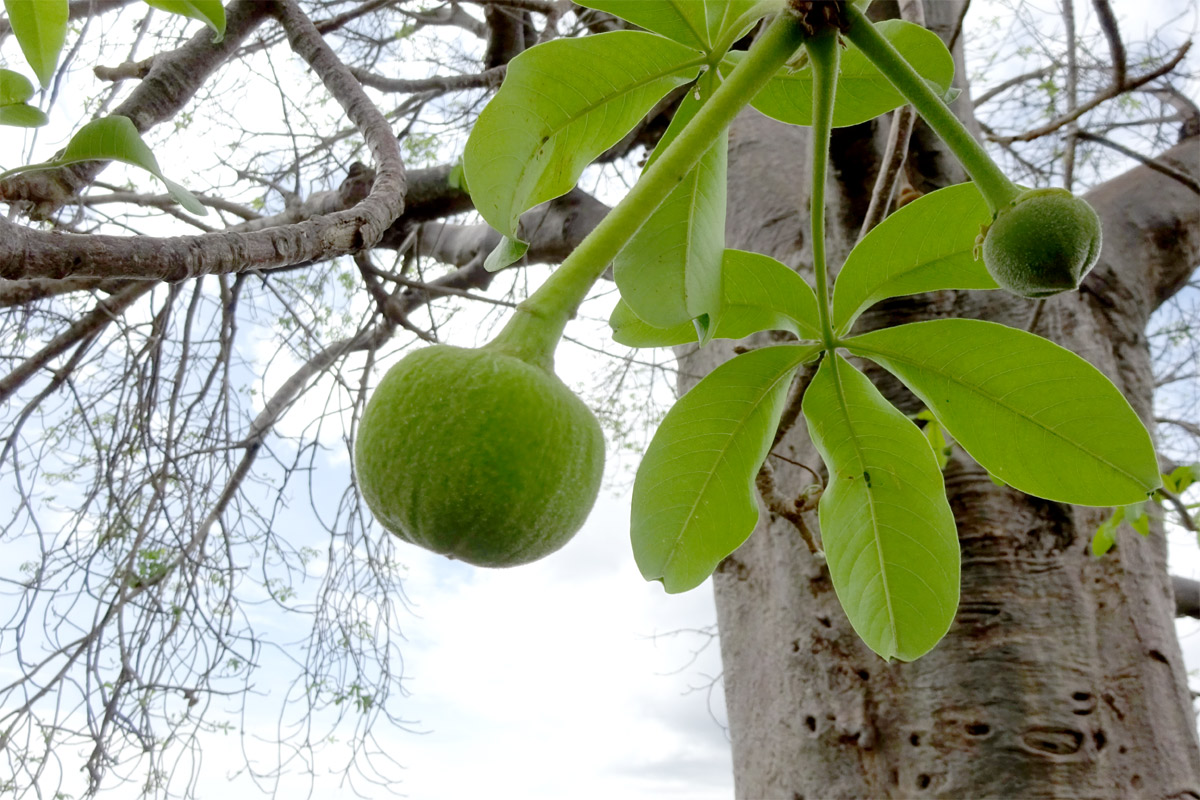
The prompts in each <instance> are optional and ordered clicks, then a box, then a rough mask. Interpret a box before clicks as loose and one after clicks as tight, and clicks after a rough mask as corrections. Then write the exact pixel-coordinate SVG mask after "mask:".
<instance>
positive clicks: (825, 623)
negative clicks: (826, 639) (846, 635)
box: [817, 617, 833, 628]
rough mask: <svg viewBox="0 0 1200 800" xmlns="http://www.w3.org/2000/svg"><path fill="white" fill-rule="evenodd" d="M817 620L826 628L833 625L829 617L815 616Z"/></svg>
mask: <svg viewBox="0 0 1200 800" xmlns="http://www.w3.org/2000/svg"><path fill="white" fill-rule="evenodd" d="M817 622H819V623H821V624H822V625H823V626H825V627H826V628H831V627H833V623H832V622H830V621H829V617H817Z"/></svg>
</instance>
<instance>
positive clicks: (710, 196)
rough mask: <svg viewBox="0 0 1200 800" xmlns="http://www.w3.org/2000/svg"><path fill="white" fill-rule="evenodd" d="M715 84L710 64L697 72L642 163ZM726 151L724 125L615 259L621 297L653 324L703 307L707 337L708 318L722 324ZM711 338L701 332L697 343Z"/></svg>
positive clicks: (675, 321)
mask: <svg viewBox="0 0 1200 800" xmlns="http://www.w3.org/2000/svg"><path fill="white" fill-rule="evenodd" d="M718 85H719V77H718V76H717V75H716V72H715V71H710V72H708V73H706V74H705V75H704V76H702V77H701V79H700V80H699V81H698V82H697V85H696V89H695V90H694V91H692V92H689V93H688V94H687V96H686V97H685V98H684V100H683V102H682V103H681V104H680V107H679V111H678V112H676V114H675V117H674V119H672V120H671V125H670V126H669V127H668V128H667V132H666V134H665V135H664V136H663V141H662V142H660V143H659V145H658V147H656V148H655V151H654V154H652V156H651V158H650V159H649V160H648V162H647V164H646V166H647V167H649V166H650V164H651V163H653V161H654V155H656V154H658V153H661V152H663V150H664V149H665V148H666V146H667V145H668V144H669V143H670V141H671V140H672V139H674V138H675V136H677V135H678V132H679V131H680V130H681V129H682V128H683V127H684V126H685V125H686V124H687V123H688V122H689V121H690V120H691V119H692V117H694V116H695V115H696V112H697V111H698V110H699V109H700V106H701V104H702V103H703V102H704V99H706V98H708V97H711V96H712V93H713V92H714V91H715V90H716V88H717V86H718ZM697 94H699V95H700V96H699V97H697ZM728 153H729V135H728V132H726V131H722V132H721V134H720V135H719V136H718V137H717V140H716V141H715V142H713V144H712V146H711V147H709V148H708V150H707V151H706V152H705V153H704V155H703V156H701V157H700V161H699V162H698V163H697V164H696V166H695V167H693V168H692V169H691V171H689V172H688V173H687V175H685V176H684V177H683V180H681V181H680V182H679V185H678V186H676V187H675V188H674V189H673V190H671V193H670V194H669V195H667V197H666V199H665V200H663V202H662V204H661V205H659V207H658V208H656V209H655V210H654V213H652V214H651V215H650V216H649V218H647V219H646V221H645V222H644V223H643V224H642V227H641V228H639V229H638V231H637V233H635V234H634V235H633V237H632V238H631V239H630V240H629V242H628V243H626V245H625V247H624V248H622V249H621V252H619V253H618V254H617V257H616V258H615V259H613V277H614V279H615V280H616V283H617V286H618V288H620V290H621V297H622V299H624V301H625V302H626V303H628V304H629V306H630V308H631V309H633V312H634V313H635V314H636V315H637V316H638V317H640V318H641V319H642V320H644V321H646V322H647V323H649V324H651V325H653V326H655V327H658V328H670V327H672V326H674V325H679V324H682V323H688V322H690V321H691V320H694V319H697V318H700V317H704V316H705V315H707V321H708V323H709V325H708V327H707V328H706V332H707V333H708V334H709V336H708V339H711V334H712V331H713V327H712V323H714V322H716V323H717V324H719V321H720V317H721V263H722V256H723V254H724V252H725V175H726V163H727V161H728ZM708 339H706V338H704V337H701V344H707V342H708Z"/></svg>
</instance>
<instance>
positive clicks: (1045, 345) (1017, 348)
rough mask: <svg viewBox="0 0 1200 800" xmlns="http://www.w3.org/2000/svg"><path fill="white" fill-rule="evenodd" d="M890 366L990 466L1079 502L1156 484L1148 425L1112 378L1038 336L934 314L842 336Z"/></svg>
mask: <svg viewBox="0 0 1200 800" xmlns="http://www.w3.org/2000/svg"><path fill="white" fill-rule="evenodd" d="M844 345H845V346H846V348H848V349H849V350H850V352H852V353H854V354H855V355H860V356H865V357H867V358H869V359H871V360H872V361H875V362H877V363H879V364H880V365H882V366H883V367H884V368H886V369H887V370H888V371H889V372H891V373H892V374H894V375H895V376H896V377H898V378H899V379H900V380H902V381H904V383H905V384H906V385H907V386H908V387H909V388H910V389H912V391H913V393H914V394H916V395H917V396H918V397H919V398H921V401H922V402H924V403H925V405H926V406H928V407H929V409H930V410H932V411H933V413H934V415H935V416H936V417H937V418H938V421H939V422H941V423H942V425H944V426H945V427H946V429H947V430H949V431H950V433H951V434H952V435H953V436H954V438H955V440H957V441H958V443H959V444H961V445H962V446H963V448H964V449H965V450H966V451H967V452H968V453H970V454H971V456H972V457H974V458H975V460H976V461H978V462H979V463H980V464H981V465H982V466H983V467H984V469H986V470H987V471H988V472H991V473H994V474H995V475H996V476H997V477H998V478H1000V479H1001V480H1003V481H1004V482H1005V483H1007V484H1009V485H1010V486H1012V487H1013V488H1015V489H1019V490H1020V491H1022V492H1026V493H1028V494H1032V495H1036V496H1038V497H1044V498H1047V499H1049V500H1057V501H1059V502H1063V503H1074V504H1076V505H1084V506H1109V505H1118V504H1127V503H1136V502H1139V501H1141V500H1144V499H1145V498H1146V496H1147V495H1148V494H1149V493H1150V492H1151V491H1153V490H1154V489H1155V488H1157V487H1158V486H1159V475H1158V464H1157V461H1156V459H1155V455H1154V446H1153V445H1152V444H1151V442H1150V434H1148V433H1147V432H1146V428H1145V427H1144V426H1143V425H1142V422H1141V420H1139V419H1138V416H1137V414H1135V413H1134V411H1133V409H1132V408H1130V407H1129V403H1128V401H1126V400H1125V398H1124V397H1122V396H1121V393H1120V392H1119V391H1117V388H1116V387H1115V386H1113V385H1112V383H1110V382H1109V380H1108V378H1106V377H1104V375H1103V374H1102V373H1101V372H1100V371H1099V370H1097V369H1096V368H1095V367H1093V366H1092V365H1091V364H1089V363H1088V362H1086V361H1084V360H1083V359H1082V358H1080V357H1079V356H1077V355H1075V354H1074V353H1072V352H1071V351H1070V350H1066V349H1064V348H1062V347H1059V346H1058V345H1056V344H1054V343H1053V342H1050V341H1047V340H1046V339H1043V338H1041V337H1040V336H1034V335H1033V334H1031V333H1026V332H1025V331H1019V330H1014V329H1013V328H1008V327H1005V326H1003V325H998V324H996V323H994V322H984V321H982V320H973V319H940V320H932V321H930V322H917V323H912V324H909V325H899V326H897V327H895V328H887V329H884V330H880V331H874V332H872V333H867V334H863V335H862V336H856V337H854V338H852V339H847V340H845V342H844Z"/></svg>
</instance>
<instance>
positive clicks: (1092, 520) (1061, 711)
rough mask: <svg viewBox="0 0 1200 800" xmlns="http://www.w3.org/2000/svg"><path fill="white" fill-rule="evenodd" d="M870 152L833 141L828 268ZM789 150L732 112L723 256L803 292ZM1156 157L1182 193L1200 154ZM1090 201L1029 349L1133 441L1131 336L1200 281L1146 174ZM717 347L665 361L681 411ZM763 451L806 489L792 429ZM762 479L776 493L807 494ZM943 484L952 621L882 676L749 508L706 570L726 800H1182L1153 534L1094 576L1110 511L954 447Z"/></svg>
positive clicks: (1183, 736) (1187, 745)
mask: <svg viewBox="0 0 1200 800" xmlns="http://www.w3.org/2000/svg"><path fill="white" fill-rule="evenodd" d="M958 6H959V4H957V3H931V4H927V9H928V12H929V14H930V20H929V22H930V27H932V28H934V29H935V30H939V32H942V33H943V35H947V34H948V30H946V31H943V30H940V28H946V29H949V28H950V27H952V23H953V21H954V19H955V18H956V14H957V11H958ZM943 18H945V19H943ZM960 102H961V106H960V107H968V108H969V103H967V102H962V101H960ZM885 133H886V131H884V130H880V129H878V128H877V127H875V124H874V123H871V124H866V125H863V126H858V127H857V128H850V129H844V130H842V131H839V132H837V134H836V138H835V141H834V144H833V149H832V159H833V162H834V163H833V165H832V166H833V170H834V172H833V175H834V177H835V178H837V180H838V183H837V186H836V187H835V186H831V188H830V195H831V197H830V201H831V207H830V209H829V225H830V256H831V263H833V264H837V263H840V260H841V259H842V258H843V257H844V255H845V253H846V252H847V250H848V249H849V247H850V246H851V245H852V243H853V240H854V237H855V235H856V233H857V230H858V226H859V224H860V223H861V220H862V215H863V213H865V209H866V203H867V201H868V199H869V193H870V186H871V182H872V181H873V180H874V171H875V166H874V165H876V164H877V163H878V161H879V157H880V155H879V154H880V153H881V151H882V144H883V138H884V134H885ZM806 135H807V132H806V131H802V130H798V129H792V128H787V127H785V126H782V125H778V124H776V123H773V122H771V121H770V120H767V119H765V118H763V117H761V116H758V115H755V114H746V115H744V116H743V117H742V118H740V119H739V120H738V122H737V124H736V125H735V128H734V130H733V131H732V135H731V147H730V170H729V174H730V197H729V219H728V237H729V239H728V246H729V247H735V248H742V249H748V250H754V251H758V252H762V253H767V254H769V255H772V256H774V257H776V258H778V259H780V260H782V261H783V262H784V263H787V264H789V265H791V266H794V267H796V268H798V269H800V270H801V271H803V270H804V269H805V268H806V267H807V265H808V264H809V263H810V260H809V251H808V245H807V242H808V238H809V236H808V219H807V215H806V213H805V212H804V211H803V210H802V209H804V208H805V207H806V205H807V198H806V196H805V190H804V188H803V187H805V185H806V183H807V172H808V167H807V159H808V152H807V143H806ZM913 147H914V152H913V153H912V154H911V155H910V162H911V163H912V164H913V166H915V168H916V170H917V172H918V175H919V179H920V180H921V182H922V183H924V184H926V186H924V187H922V188H926V189H927V190H928V189H932V188H933V187H936V186H942V185H948V184H951V183H956V182H958V181H960V180H962V179H963V178H962V175H961V173H960V172H959V171H958V170H957V167H956V166H955V165H954V163H953V162H952V161H951V160H950V159H949V158H948V157H947V156H946V154H945V153H944V152H942V151H941V150H940V149H939V147H938V145H937V143H936V142H934V141H933V140H932V138H931V137H930V136H928V135H927V134H926V133H924V132H922V131H921V130H920V128H918V132H917V133H916V134H915V135H914V140H913ZM1168 160H1170V161H1171V163H1172V164H1173V165H1175V166H1176V167H1177V168H1179V169H1182V170H1185V171H1187V172H1188V173H1189V174H1191V175H1192V176H1196V175H1200V140H1198V139H1197V138H1191V139H1189V140H1186V141H1185V142H1183V143H1181V144H1180V145H1179V146H1178V147H1176V148H1175V149H1174V150H1172V151H1171V152H1170V153H1169V154H1168ZM1089 199H1090V200H1091V201H1092V202H1093V204H1094V205H1095V206H1096V207H1097V210H1098V211H1099V212H1100V214H1101V217H1102V219H1103V221H1104V225H1105V245H1104V251H1103V253H1102V256H1101V263H1100V265H1099V266H1098V267H1097V269H1096V270H1095V272H1094V273H1093V275H1092V276H1090V277H1089V279H1088V280H1087V282H1086V284H1085V286H1084V287H1083V288H1082V289H1081V290H1080V291H1079V292H1074V293H1070V294H1068V295H1060V296H1058V297H1055V298H1052V299H1051V300H1049V301H1048V303H1047V304H1046V306H1045V308H1044V309H1043V311H1042V313H1041V314H1040V316H1039V317H1038V318H1037V324H1036V331H1035V332H1036V333H1038V334H1040V335H1042V336H1046V337H1048V338H1050V339H1053V340H1054V341H1057V342H1059V343H1060V344H1063V345H1064V346H1066V347H1068V348H1070V349H1072V350H1074V351H1075V352H1076V353H1079V354H1080V355H1082V356H1083V357H1084V358H1086V359H1088V360H1089V361H1090V362H1092V363H1093V364H1094V365H1096V366H1097V367H1098V368H1099V369H1101V370H1102V371H1104V372H1105V373H1106V374H1107V375H1108V376H1109V377H1110V378H1112V379H1113V380H1114V382H1115V383H1116V384H1117V386H1118V387H1119V388H1121V390H1122V391H1123V392H1124V393H1125V394H1126V396H1127V397H1128V398H1129V399H1130V401H1131V403H1132V404H1133V407H1134V408H1135V410H1137V412H1138V413H1139V414H1140V415H1141V416H1142V418H1143V419H1144V420H1146V421H1148V422H1149V421H1152V417H1153V415H1152V413H1151V403H1152V391H1153V383H1152V378H1151V373H1150V358H1149V350H1148V345H1147V341H1146V336H1145V334H1144V330H1145V324H1146V321H1147V318H1148V316H1149V314H1150V313H1151V312H1152V311H1153V310H1154V308H1156V307H1157V306H1158V305H1159V304H1160V303H1161V302H1162V301H1163V300H1164V299H1165V298H1167V297H1169V296H1170V295H1171V294H1172V293H1173V292H1174V291H1176V290H1177V289H1178V288H1179V287H1180V286H1181V285H1182V283H1183V282H1184V281H1185V280H1186V277H1187V275H1188V274H1190V272H1191V271H1192V269H1193V268H1194V266H1195V265H1196V264H1197V263H1198V262H1200V203H1197V202H1196V196H1195V194H1194V193H1191V192H1190V190H1188V189H1186V187H1184V186H1182V184H1179V183H1178V182H1176V181H1172V180H1171V179H1170V178H1167V177H1165V176H1163V175H1162V174H1160V173H1156V172H1153V171H1151V170H1149V169H1147V168H1145V167H1138V168H1136V169H1134V170H1132V171H1130V172H1129V173H1127V174H1125V175H1123V176H1121V177H1119V178H1117V179H1115V180H1114V181H1112V182H1110V183H1109V184H1106V185H1105V186H1102V187H1100V188H1098V189H1097V190H1096V191H1095V192H1093V193H1092V195H1091V196H1090V197H1089ZM1034 308H1035V304H1034V303H1032V302H1030V301H1026V300H1023V299H1020V298H1015V297H1012V296H1009V295H1006V294H1004V293H1001V292H940V293H936V294H930V295H919V296H916V297H911V298H899V299H896V300H892V301H889V302H886V303H883V304H881V305H879V306H877V307H876V308H875V309H873V310H871V311H869V312H868V313H867V314H865V315H864V317H863V319H862V320H861V321H860V323H859V327H860V328H861V329H863V330H866V329H870V328H875V327H880V326H883V325H892V324H897V323H901V322H909V321H916V320H921V319H932V318H939V317H945V316H963V317H971V318H976V319H989V320H994V321H997V322H1001V323H1004V324H1007V325H1010V326H1014V327H1019V328H1026V327H1028V326H1029V324H1030V322H1031V321H1033V319H1034ZM720 344H721V346H711V347H709V348H706V349H705V350H703V351H696V350H695V349H694V348H689V349H681V350H680V353H679V355H680V361H681V373H680V374H681V376H682V377H681V381H680V383H681V386H680V389H681V390H686V389H687V388H690V386H691V385H693V384H694V383H695V381H696V380H698V379H699V377H700V376H702V375H704V374H706V373H707V372H709V371H711V369H712V368H713V367H715V366H716V365H718V364H719V363H721V362H722V361H724V360H725V359H727V358H728V357H729V356H730V355H731V354H732V346H731V344H730V343H727V342H726V343H720ZM868 374H869V375H871V377H872V378H873V379H875V380H876V382H877V384H878V385H879V386H880V387H881V389H882V390H883V391H884V393H885V394H886V395H888V396H889V397H890V398H891V399H892V400H893V401H894V402H896V403H897V404H898V405H899V406H900V407H901V408H902V409H904V410H906V411H916V410H917V409H918V408H919V404H918V403H917V401H916V400H915V399H914V398H912V397H911V395H908V394H907V393H906V392H905V391H904V390H903V389H902V388H901V387H900V386H899V385H898V384H897V383H896V382H895V381H893V380H890V379H888V378H887V377H886V376H885V375H882V374H881V373H880V371H879V370H870V369H868ZM775 452H776V453H779V454H780V455H782V456H786V457H787V458H788V459H791V460H793V461H797V462H800V463H802V464H807V465H809V466H810V467H812V468H813V469H814V470H820V469H822V468H821V466H820V460H819V458H818V457H817V455H816V453H815V451H814V449H813V448H812V445H811V443H810V442H809V440H808V436H807V433H806V431H805V430H804V426H803V423H802V422H801V423H800V424H799V425H797V426H796V427H795V428H794V429H793V430H792V431H791V433H790V434H789V435H788V436H787V437H786V438H785V439H784V440H783V441H782V442H780V444H779V446H777V448H776V449H775ZM770 460H771V462H772V467H773V468H774V471H775V478H776V482H777V484H778V486H779V487H780V489H781V490H782V491H783V492H784V493H785V495H787V494H789V493H790V494H792V495H798V494H799V493H800V490H801V489H802V488H803V487H804V486H805V485H806V484H809V483H812V477H811V475H809V474H807V473H805V472H804V471H803V470H800V469H797V468H796V467H794V466H792V465H790V464H788V463H787V462H786V461H783V460H781V459H774V458H772V459H770ZM946 486H947V491H948V493H949V496H950V502H951V506H952V508H953V509H954V513H955V517H956V520H957V523H958V528H959V536H960V541H961V545H962V554H963V572H962V601H961V605H960V609H959V613H958V616H957V618H956V620H955V623H954V625H953V627H952V628H951V630H950V633H949V634H948V635H947V637H946V639H945V640H944V641H943V642H942V643H941V644H940V645H939V646H938V647H937V648H936V649H935V650H934V651H933V652H932V653H930V654H929V655H927V656H925V657H924V658H922V659H920V660H919V661H917V662H915V663H911V664H903V663H890V664H889V663H885V662H883V661H882V660H880V659H879V658H878V657H877V656H875V655H874V654H873V653H871V652H870V651H869V650H868V649H867V648H866V647H865V646H864V645H863V644H862V643H861V642H860V641H859V640H858V639H857V637H856V636H855V634H854V632H853V631H852V630H851V628H850V625H849V623H848V621H847V620H846V618H845V615H844V613H843V612H842V611H841V608H840V606H839V605H838V603H837V599H836V597H835V596H834V593H833V591H832V587H831V584H830V581H829V573H828V570H827V569H826V568H825V566H824V563H823V562H822V561H821V560H820V558H819V557H814V556H813V555H811V554H810V553H809V551H808V549H807V548H806V547H805V546H804V544H803V542H802V541H801V539H800V537H799V535H798V534H797V532H796V530H795V529H794V528H792V527H791V525H790V524H789V523H787V522H786V521H785V520H783V519H780V518H774V517H772V516H771V515H769V514H768V513H767V512H766V511H765V509H763V510H761V513H760V523H759V527H758V530H756V531H755V533H754V535H753V536H752V537H751V538H750V539H749V540H748V541H747V543H746V544H745V545H744V546H743V547H742V548H741V549H739V550H738V551H737V552H736V553H735V554H734V555H732V556H730V557H729V558H728V559H726V560H725V561H724V562H723V563H722V565H721V566H720V567H719V568H718V570H717V573H716V575H715V578H714V581H715V589H716V599H717V610H718V621H719V627H720V631H721V646H722V656H723V659H724V665H725V671H724V679H725V691H726V699H727V704H728V708H729V725H730V729H731V733H732V738H733V751H734V771H735V781H736V787H737V796H738V797H739V798H745V799H746V800H759V799H761V798H785V799H786V800H816V799H817V798H820V799H821V800H824V799H825V798H916V797H944V798H1042V797H1044V798H1051V797H1054V798H1084V797H1087V798H1099V797H1105V798H1129V797H1146V798H1200V751H1198V748H1197V738H1196V723H1195V718H1194V716H1193V712H1192V705H1191V697H1190V695H1189V693H1188V689H1187V685H1186V675H1185V670H1184V665H1183V661H1182V657H1181V654H1180V650H1179V646H1178V643H1177V641H1176V637H1175V631H1174V625H1173V614H1174V610H1175V604H1174V598H1173V593H1172V587H1171V580H1170V578H1169V577H1168V574H1167V570H1166V543H1165V539H1164V537H1163V536H1162V535H1161V531H1160V532H1158V535H1152V536H1149V537H1146V538H1143V537H1136V536H1128V537H1122V538H1121V539H1120V541H1119V545H1118V546H1117V547H1116V548H1115V549H1114V550H1113V551H1112V552H1110V553H1109V555H1107V556H1106V557H1104V558H1101V559H1097V558H1094V557H1093V556H1092V555H1091V554H1090V551H1089V544H1090V540H1091V535H1092V533H1093V532H1094V530H1095V528H1096V525H1097V524H1098V523H1099V522H1100V521H1101V520H1102V519H1103V518H1104V516H1105V514H1106V510H1105V509H1087V508H1078V507H1071V506H1067V505H1063V504H1060V503H1054V502H1049V501H1045V500H1040V499H1036V498H1032V497H1029V496H1026V495H1023V494H1021V493H1019V492H1016V491H1015V490H1012V489H1009V488H1001V487H998V486H996V485H995V484H993V483H992V481H991V480H990V479H989V477H988V475H987V473H986V472H985V471H984V470H983V469H982V468H981V467H979V466H978V465H977V464H976V463H975V462H974V461H972V460H971V459H970V457H969V456H967V455H966V454H965V453H963V452H962V451H961V450H956V454H955V457H954V458H953V459H952V461H951V463H950V465H949V466H948V468H947V470H946ZM810 519H811V524H813V525H815V522H816V520H815V515H812V517H811V518H810Z"/></svg>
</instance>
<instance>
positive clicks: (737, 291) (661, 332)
mask: <svg viewBox="0 0 1200 800" xmlns="http://www.w3.org/2000/svg"><path fill="white" fill-rule="evenodd" d="M721 287H722V295H723V300H722V304H721V305H722V311H721V320H720V323H719V324H718V325H717V327H716V331H715V332H714V334H713V338H716V339H741V338H743V337H745V336H749V335H750V334H752V333H757V332H758V331H769V330H777V331H790V332H792V333H794V334H796V336H798V337H799V338H801V339H820V338H821V330H820V326H819V323H818V315H817V296H816V295H815V294H813V290H812V287H810V286H809V285H808V284H807V283H806V282H805V281H804V279H803V278H801V277H800V276H799V275H797V274H796V273H795V272H794V271H793V270H791V269H789V268H788V267H787V266H785V265H784V264H781V263H780V262H778V261H776V260H775V259H773V258H771V257H770V256H764V255H761V254H759V253H748V252H746V251H744V250H726V251H725V255H724V258H723V259H722V264H721ZM609 325H611V326H612V328H613V339H614V340H615V341H617V342H620V343H621V344H623V345H627V346H629V347H673V346H674V345H678V344H688V343H690V342H695V341H696V332H695V330H694V328H693V326H692V324H691V323H689V322H685V323H682V324H680V325H675V326H673V327H670V328H656V327H654V326H653V325H650V324H648V323H646V322H644V321H643V320H641V319H640V318H639V317H638V316H637V315H636V314H634V313H633V309H631V308H630V307H629V305H628V304H627V303H625V301H624V300H621V301H619V302H618V303H617V307H616V308H615V309H614V310H613V313H612V317H611V318H610V319H609Z"/></svg>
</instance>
